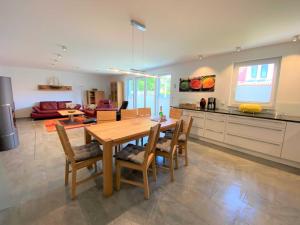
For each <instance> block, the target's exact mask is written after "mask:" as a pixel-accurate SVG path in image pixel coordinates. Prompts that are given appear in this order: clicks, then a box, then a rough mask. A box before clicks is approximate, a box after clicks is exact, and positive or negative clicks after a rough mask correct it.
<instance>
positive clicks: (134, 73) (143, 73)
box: [107, 68, 157, 78]
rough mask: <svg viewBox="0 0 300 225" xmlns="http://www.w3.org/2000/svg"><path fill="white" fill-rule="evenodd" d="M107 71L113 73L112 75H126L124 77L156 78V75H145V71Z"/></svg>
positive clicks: (110, 69)
mask: <svg viewBox="0 0 300 225" xmlns="http://www.w3.org/2000/svg"><path fill="white" fill-rule="evenodd" d="M107 70H108V71H111V72H114V73H119V74H126V75H134V76H139V77H153V78H157V76H156V75H153V74H147V73H146V72H145V71H141V70H134V69H131V70H120V69H117V68H109V69H107Z"/></svg>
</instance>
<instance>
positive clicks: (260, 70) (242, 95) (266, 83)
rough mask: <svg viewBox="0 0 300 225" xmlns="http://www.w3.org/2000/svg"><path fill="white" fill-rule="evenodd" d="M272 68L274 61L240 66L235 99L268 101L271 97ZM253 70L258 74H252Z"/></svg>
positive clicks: (241, 100) (256, 101)
mask: <svg viewBox="0 0 300 225" xmlns="http://www.w3.org/2000/svg"><path fill="white" fill-rule="evenodd" d="M255 67H257V69H256V68H255ZM274 68H275V64H274V63H272V64H264V65H251V66H242V67H240V68H239V72H238V80H237V86H236V92H235V101H237V102H255V103H269V102H270V101H271V97H272V88H273V80H274V79H273V78H274ZM255 70H256V71H257V74H260V76H255V77H254V76H252V75H253V71H255Z"/></svg>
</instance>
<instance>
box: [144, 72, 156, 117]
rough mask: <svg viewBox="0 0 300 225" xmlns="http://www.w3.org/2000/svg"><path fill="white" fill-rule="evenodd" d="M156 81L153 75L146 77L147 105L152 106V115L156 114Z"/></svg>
mask: <svg viewBox="0 0 300 225" xmlns="http://www.w3.org/2000/svg"><path fill="white" fill-rule="evenodd" d="M155 82H156V79H155V78H153V77H149V78H147V79H146V91H147V92H146V107H150V108H151V114H152V115H154V114H155Z"/></svg>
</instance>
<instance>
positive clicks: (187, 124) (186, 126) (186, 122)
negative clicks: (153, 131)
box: [165, 116, 193, 166]
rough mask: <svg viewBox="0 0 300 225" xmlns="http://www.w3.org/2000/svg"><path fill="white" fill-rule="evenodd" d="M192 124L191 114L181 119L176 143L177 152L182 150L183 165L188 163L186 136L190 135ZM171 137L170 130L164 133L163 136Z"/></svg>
mask: <svg viewBox="0 0 300 225" xmlns="http://www.w3.org/2000/svg"><path fill="white" fill-rule="evenodd" d="M192 124H193V118H192V117H191V116H189V117H187V118H185V119H183V123H182V131H180V132H179V136H178V143H177V146H178V151H179V153H180V152H184V158H185V166H187V165H188V149H187V140H188V137H189V136H190V131H191V128H192ZM172 137H173V132H172V131H168V132H167V133H166V134H165V138H168V139H172Z"/></svg>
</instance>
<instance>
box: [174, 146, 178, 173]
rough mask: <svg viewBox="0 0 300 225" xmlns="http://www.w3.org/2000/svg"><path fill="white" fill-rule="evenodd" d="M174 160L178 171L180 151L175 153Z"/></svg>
mask: <svg viewBox="0 0 300 225" xmlns="http://www.w3.org/2000/svg"><path fill="white" fill-rule="evenodd" d="M174 159H175V169H178V151H177V149H176V151H175V153H174Z"/></svg>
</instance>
